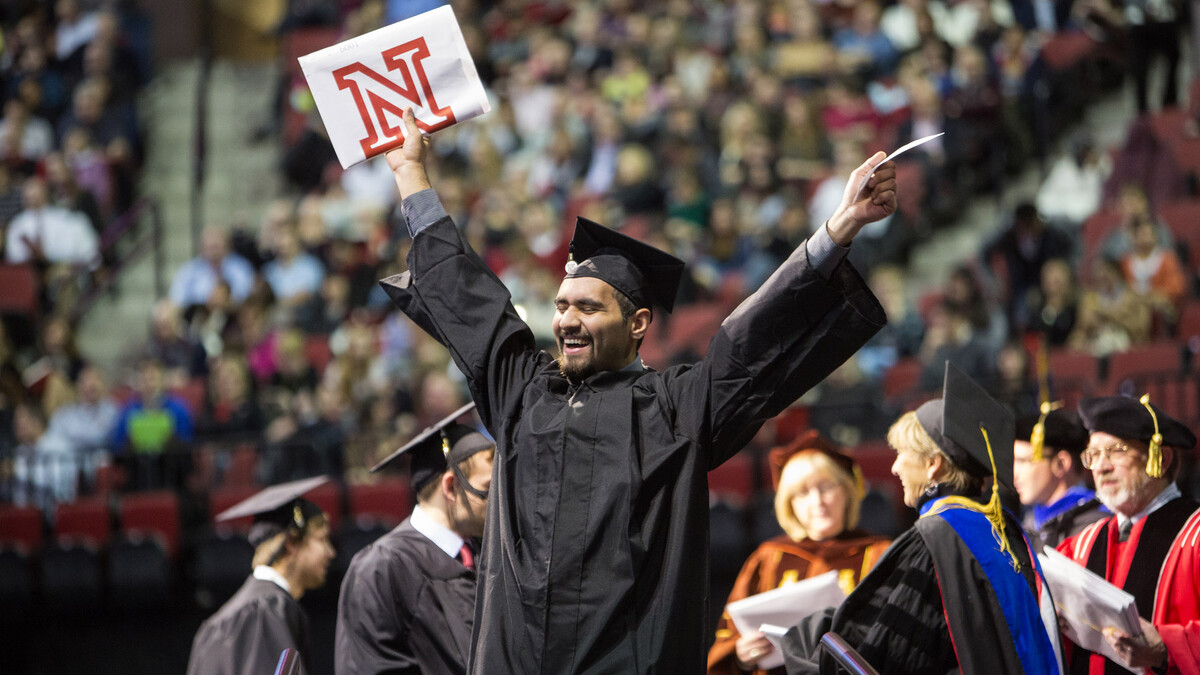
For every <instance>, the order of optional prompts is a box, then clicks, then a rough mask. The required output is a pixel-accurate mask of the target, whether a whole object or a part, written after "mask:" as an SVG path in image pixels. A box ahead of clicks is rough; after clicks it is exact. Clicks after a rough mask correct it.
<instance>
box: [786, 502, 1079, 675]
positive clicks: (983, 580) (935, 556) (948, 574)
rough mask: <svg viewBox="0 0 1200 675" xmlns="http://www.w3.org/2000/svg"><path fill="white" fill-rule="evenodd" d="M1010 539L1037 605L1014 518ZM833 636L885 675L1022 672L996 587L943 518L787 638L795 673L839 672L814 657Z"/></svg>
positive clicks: (924, 523) (894, 549)
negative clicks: (835, 605) (826, 637)
mask: <svg viewBox="0 0 1200 675" xmlns="http://www.w3.org/2000/svg"><path fill="white" fill-rule="evenodd" d="M980 517H982V516H980ZM1007 535H1008V542H1009V545H1010V546H1011V547H1012V550H1013V551H1014V553H1015V554H1016V556H1017V559H1018V560H1019V561H1020V563H1021V576H1022V577H1023V578H1024V581H1025V583H1026V584H1028V586H1029V590H1030V597H1031V598H1036V597H1038V595H1039V593H1040V590H1041V589H1040V587H1039V585H1038V581H1037V573H1036V572H1035V568H1034V566H1033V565H1032V563H1031V558H1030V552H1029V548H1028V545H1027V543H1026V542H1025V540H1024V538H1023V537H1022V536H1021V529H1020V527H1019V526H1018V524H1017V521H1016V520H1015V519H1013V518H1012V517H1011V516H1008V517H1007ZM1039 627H1040V626H1039ZM830 631H833V632H835V633H837V634H838V635H839V636H841V637H842V638H843V639H845V640H846V641H847V642H848V643H849V644H850V645H851V646H852V647H854V648H855V650H856V651H858V653H859V654H860V655H861V656H862V657H863V658H864V659H866V660H867V662H868V663H870V664H871V665H872V666H873V667H874V668H875V669H876V670H878V671H879V672H880V673H881V675H934V674H940V673H949V672H951V671H954V670H955V669H956V668H957V669H960V670H961V672H962V673H964V674H965V675H990V674H991V673H1013V674H1019V673H1023V672H1025V671H1024V670H1023V669H1022V663H1021V657H1020V655H1019V654H1018V647H1017V645H1016V643H1015V642H1014V639H1013V637H1012V635H1011V634H1010V632H1009V630H1008V627H1007V624H1006V623H1005V618H1004V612H1003V609H1002V608H1001V606H1000V604H999V602H998V601H997V599H996V595H995V594H994V593H993V592H992V590H991V582H990V581H989V579H988V577H987V575H986V574H985V573H984V571H983V570H982V569H981V567H980V565H979V563H978V561H977V560H976V559H975V557H974V555H973V554H972V553H971V551H970V549H969V548H968V547H967V546H966V545H965V544H964V543H963V541H962V540H961V539H960V538H959V536H958V535H957V534H956V533H955V531H954V529H953V528H952V527H951V526H950V525H949V524H947V523H946V522H945V521H944V520H942V519H941V518H923V519H921V520H918V521H917V523H916V524H915V525H914V526H913V527H911V528H910V529H908V530H907V531H906V532H904V533H903V534H901V535H900V537H899V538H897V539H896V540H895V541H894V542H892V545H891V547H890V548H888V551H887V553H885V554H884V556H883V557H882V558H880V560H879V562H878V563H876V564H875V567H874V568H873V569H872V570H871V573H870V574H868V575H867V576H866V577H865V578H864V579H863V580H862V581H861V582H860V583H859V585H858V586H857V587H856V588H855V589H854V592H853V593H851V594H850V596H849V597H847V598H846V600H845V601H844V602H843V603H842V605H841V606H840V607H838V608H837V610H836V611H834V610H827V611H825V612H821V613H818V614H815V615H812V616H810V617H808V618H807V619H805V620H803V621H801V622H800V624H799V625H798V626H795V627H793V628H792V629H790V630H789V631H788V632H787V634H786V635H785V636H784V639H783V647H784V649H783V653H784V665H785V666H786V667H787V672H788V673H789V675H797V674H811V673H818V672H820V673H834V672H838V669H837V667H836V663H835V662H834V660H833V658H832V657H830V656H829V655H828V654H827V653H825V652H824V650H820V653H819V654H818V643H819V642H820V639H821V637H822V636H824V635H825V633H827V632H830ZM1053 639H1054V640H1057V639H1058V636H1057V632H1056V634H1055V635H1054V636H1053ZM956 646H957V647H958V649H957V650H956V648H955V647H956ZM955 672H957V671H955ZM1027 675H1034V674H1033V673H1027Z"/></svg>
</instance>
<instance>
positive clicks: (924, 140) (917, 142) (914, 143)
mask: <svg viewBox="0 0 1200 675" xmlns="http://www.w3.org/2000/svg"><path fill="white" fill-rule="evenodd" d="M944 133H946V132H944V131H941V132H938V133H936V134H931V135H929V136H926V137H924V138H918V139H917V140H915V141H909V142H908V143H905V144H904V145H902V146H900V148H899V149H897V150H893V151H892V154H890V155H888V156H887V157H884V158H883V160H881V161H880V162H879V164H883V163H884V162H887V161H890V160H893V159H895V158H897V157H899V156H900V155H903V154H904V153H906V152H908V151H909V150H912V149H913V148H915V147H917V146H918V145H922V144H924V143H928V142H929V141H932V140H933V139H935V138H937V137H938V136H941V135H942V134H944ZM879 164H876V165H875V166H873V167H871V170H870V171H868V172H867V175H866V177H864V178H863V179H862V182H861V183H859V184H858V192H857V193H856V194H855V196H856V197H857V196H858V195H861V194H862V191H863V188H865V187H867V181H868V180H871V174H873V173H875V169H877V168H878V167H879Z"/></svg>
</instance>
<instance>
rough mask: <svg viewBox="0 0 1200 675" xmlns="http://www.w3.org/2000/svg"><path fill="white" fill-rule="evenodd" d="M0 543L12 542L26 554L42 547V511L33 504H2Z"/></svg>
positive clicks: (0, 512)
mask: <svg viewBox="0 0 1200 675" xmlns="http://www.w3.org/2000/svg"><path fill="white" fill-rule="evenodd" d="M0 544H12V545H16V546H17V547H18V548H20V549H22V552H23V553H25V554H26V555H33V554H34V553H37V552H38V551H40V550H41V548H42V512H41V511H39V510H38V509H37V508H36V507H33V506H10V505H3V506H0Z"/></svg>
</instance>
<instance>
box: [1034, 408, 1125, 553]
mask: <svg viewBox="0 0 1200 675" xmlns="http://www.w3.org/2000/svg"><path fill="white" fill-rule="evenodd" d="M1087 443H1088V432H1087V429H1084V428H1083V423H1082V422H1080V421H1079V415H1077V414H1076V413H1075V411H1074V410H1062V409H1051V408H1050V406H1049V404H1046V407H1045V412H1044V413H1041V414H1038V415H1025V416H1022V417H1018V418H1017V440H1016V441H1015V443H1014V445H1013V487H1015V488H1016V489H1017V494H1018V495H1019V496H1020V498H1021V504H1022V505H1024V506H1025V508H1026V511H1025V517H1024V519H1023V520H1022V523H1021V524H1022V526H1023V527H1024V528H1025V533H1026V534H1028V535H1029V538H1030V540H1031V541H1032V542H1033V550H1035V551H1041V550H1042V547H1043V546H1051V547H1054V546H1058V545H1059V544H1061V543H1062V541H1063V540H1064V539H1066V538H1067V537H1070V536H1074V535H1076V534H1079V533H1080V532H1081V531H1082V530H1083V528H1085V527H1087V526H1088V525H1090V524H1092V523H1094V522H1096V521H1097V520H1100V519H1101V518H1104V517H1105V516H1107V515H1108V510H1107V509H1106V508H1104V505H1103V504H1101V503H1100V500H1098V499H1096V493H1094V492H1093V491H1091V490H1089V489H1088V487H1087V486H1086V485H1084V480H1083V472H1084V468H1083V463H1082V460H1081V459H1080V455H1081V454H1082V453H1083V451H1084V449H1085V448H1086V447H1087Z"/></svg>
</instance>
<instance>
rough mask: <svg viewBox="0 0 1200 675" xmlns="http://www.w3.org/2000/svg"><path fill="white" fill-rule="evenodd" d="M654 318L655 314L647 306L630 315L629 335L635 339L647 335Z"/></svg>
mask: <svg viewBox="0 0 1200 675" xmlns="http://www.w3.org/2000/svg"><path fill="white" fill-rule="evenodd" d="M653 320H654V314H653V313H651V311H650V310H649V309H647V308H646V307H643V308H641V309H639V310H637V311H636V312H634V313H633V316H631V317H629V336H630V337H632V338H633V339H634V340H641V339H642V338H644V337H646V331H647V330H648V329H649V328H650V323H651V322H652V321H653Z"/></svg>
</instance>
